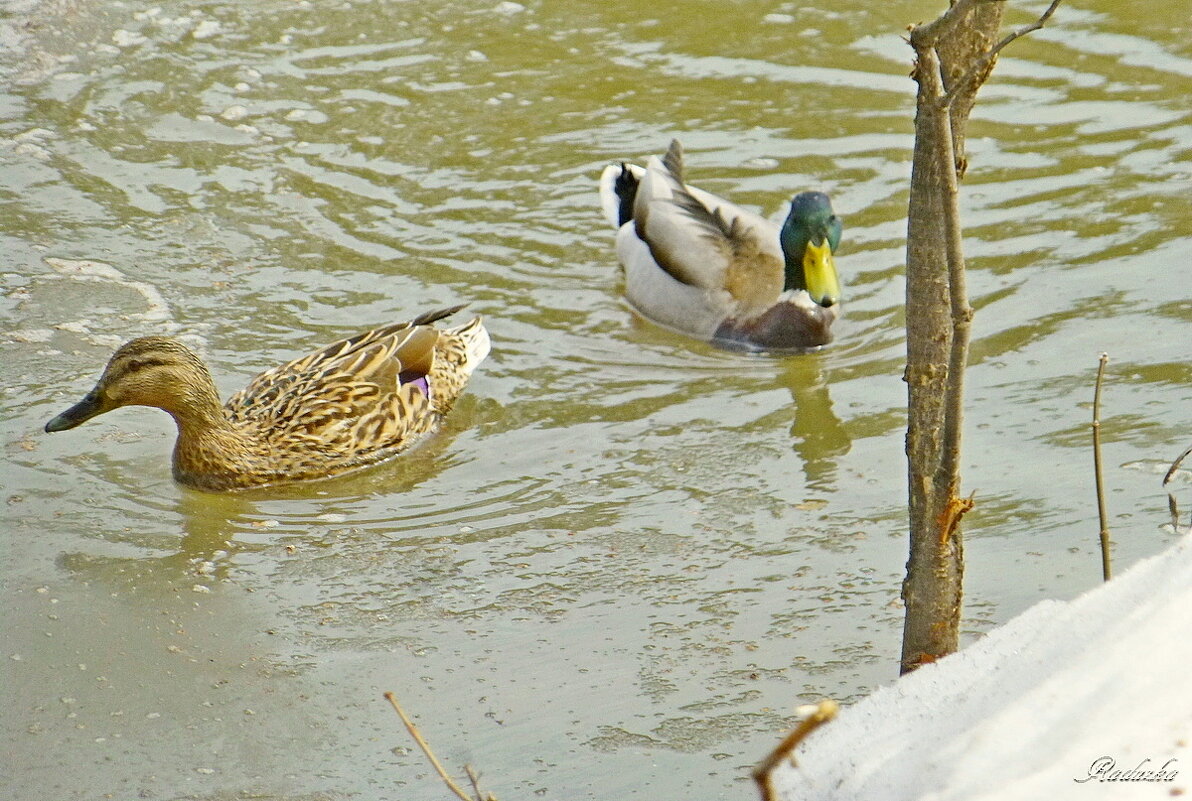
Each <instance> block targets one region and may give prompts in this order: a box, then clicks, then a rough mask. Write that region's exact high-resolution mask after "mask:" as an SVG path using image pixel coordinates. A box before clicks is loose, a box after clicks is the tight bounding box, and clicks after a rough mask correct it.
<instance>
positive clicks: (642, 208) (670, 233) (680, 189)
mask: <svg viewBox="0 0 1192 801" xmlns="http://www.w3.org/2000/svg"><path fill="white" fill-rule="evenodd" d="M683 172H684V170H683V153H682V148H681V147H680V146H679V143H678V142H677V141H675V142H672V143H671V147H670V150H668V151H667V154H666V155H665V156H664V157H663V158H661V159H659V158H657V157H652V158H651V159H650V161H649V163H648V165H647V167H646V169H645V171H644V174H643V175H642V176H641V179H640V182H639V185H638V186H637V192H636V197H635V200H634V207H633V223H634V231H635V233H636V234H637V237H638V238H639V239H640V240H642V241H643V242H644V243H645V244H646V245H647V247H648V248H649V251H650V255H651V257H652V258H653V261H654V262H655V263H656V264H657V265H658V267H660V268H661V269H662V270H664V271H665V272H666V273H668V274H669V275H670V276H671V277H672V278H674V279H675V280H677V281H679V282H680V283H683V284H687V285H689V286H694V287H699V288H701V289H704V290H712V291H724V292H727V293H728V295H729V296H730V297H731V298H732V301H733V303H734V304H735V305H737V306H738V307H739V308H738V309H737V312H738V313H740V314H743V315H746V316H748V315H750V314H753V313H757V312H760V311H761V310H763V309H765V308H767V307H768V306H769V305H770V304H771V303H773V302H774V301H775V300H776V299H777V297H778V295H779V294H780V293H781V292H782V286H783V279H784V276H783V256H782V246H781V244H780V243H779V238H778V229H777V227H776V226H775V225H774V224H773V223H771V222H770V221H769V220H766V219H764V218H762V217H760V216H758V215H756V214H752V213H750V212H748V211H745V210H744V209H742V208H740V207H738V206H736V205H734V204H732V203H729V202H728V201H726V200H724V199H722V198H719V197H717V196H715V195H713V194H711V193H709V192H704V191H702V190H699V189H695V188H694V187H690V186H688V185H687V183H686V182H685V180H684V177H683Z"/></svg>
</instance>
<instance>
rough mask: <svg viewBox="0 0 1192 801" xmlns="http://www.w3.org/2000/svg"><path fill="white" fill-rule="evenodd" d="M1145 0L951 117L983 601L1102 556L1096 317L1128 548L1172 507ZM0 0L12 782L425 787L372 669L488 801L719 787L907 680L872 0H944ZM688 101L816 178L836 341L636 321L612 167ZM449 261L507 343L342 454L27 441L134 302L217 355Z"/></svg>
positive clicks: (305, 331) (1081, 571)
mask: <svg viewBox="0 0 1192 801" xmlns="http://www.w3.org/2000/svg"><path fill="white" fill-rule="evenodd" d="M1178 5H1179V4H1170V5H1169V6H1166V7H1158V6H1156V7H1148V10H1147V14H1145V15H1142V14H1127V13H1124V12H1123V11H1121V10H1120V4H1114V3H1110V2H1108V1H1107V0H1081V2H1072V3H1065V4H1064V5H1063V6H1062V7H1061V9H1060V11H1059V12H1058V14H1057V16H1056V18H1055V22H1054V25H1053V26H1052V27H1050V28H1048V29H1047V30H1044V31H1041V32H1038V33H1036V34H1032V35H1031V36H1030V37H1028V38H1026V39H1024V40H1022V41H1020V42H1017V43H1015V44H1014V45H1012V47H1011V48H1010V49H1008V50H1007V51H1006V55H1005V57H1004V58H1003V59H1002V60H1001V63H1000V64H999V65H998V68H997V71H996V73H995V79H994V81H993V82H992V83H991V84H990V85H989V86H987V87H986V88H985V89H984V90H983V91H982V94H981V98H980V102H979V104H978V106H977V108H976V111H975V115H974V121H973V124H972V126H971V128H970V140H969V150H970V165H971V166H970V171H969V174H968V177H967V180H966V182H965V185H964V187H963V204H964V209H963V213H964V221H965V224H966V235H967V238H966V247H967V252H968V254H969V257H970V260H971V272H970V278H969V288H970V292H971V294H972V301H973V305H974V306H975V307H976V308H977V310H978V313H977V317H976V320H975V323H974V333H973V359H972V362H973V366H972V369H971V371H970V373H969V378H968V385H969V403H968V417H967V427H966V437H967V440H966V458H965V467H964V471H965V486H966V487H967V488H968V489H969V490H975V491H976V493H977V495H976V499H977V508H976V510H975V511H974V512H973V513H972V514H971V515H970V517H969V518H968V519H967V521H966V522H967V524H968V526H967V527H968V532H967V536H968V545H967V554H968V563H969V576H968V584H967V607H966V624H965V625H966V631H967V636H969V637H974V636H977V635H978V634H979V633H980V632H981V631H984V630H987V629H988V628H989V627H991V626H993V625H995V624H997V623H999V622H1001V621H1004V620H1006V619H1008V618H1009V617H1011V616H1013V615H1014V614H1016V613H1017V612H1019V611H1021V610H1022V609H1024V608H1026V607H1027V606H1029V605H1030V604H1032V603H1035V602H1036V601H1038V600H1040V599H1043V598H1068V597H1072V596H1074V595H1076V594H1078V593H1080V592H1081V591H1083V590H1085V589H1087V588H1089V587H1091V586H1094V585H1095V584H1096V583H1097V581H1098V580H1099V570H1100V562H1099V556H1098V555H1097V552H1096V544H1095V543H1096V531H1097V523H1096V519H1095V506H1094V504H1093V496H1092V475H1091V454H1090V451H1089V442H1088V440H1089V434H1088V421H1089V416H1090V409H1089V406H1090V401H1091V397H1092V378H1093V375H1094V372H1095V369H1096V364H1097V354H1098V353H1099V352H1101V351H1103V350H1104V351H1109V353H1110V355H1111V359H1112V361H1111V363H1110V369H1109V375H1108V384H1107V387H1106V390H1105V399H1104V404H1105V409H1104V418H1105V428H1104V434H1105V439H1106V445H1105V447H1106V463H1107V465H1108V470H1107V482H1108V485H1109V487H1110V489H1111V492H1110V496H1109V500H1108V502H1109V508H1110V511H1111V514H1112V519H1111V524H1112V527H1113V534H1114V538H1115V540H1116V542H1117V545H1116V551H1115V556H1116V564H1117V566H1118V569H1124V568H1125V567H1127V566H1128V565H1129V564H1131V563H1132V562H1134V561H1135V560H1137V559H1139V558H1141V557H1143V556H1146V555H1149V554H1152V553H1155V552H1157V551H1158V550H1160V549H1161V548H1162V547H1163V546H1164V545H1165V544H1166V543H1168V542H1170V541H1171V540H1172V539H1173V538H1174V537H1175V536H1176V533H1175V532H1173V530H1172V529H1171V527H1170V526H1166V527H1165V526H1164V523H1165V521H1166V520H1167V513H1166V509H1167V506H1166V497H1165V495H1164V494H1163V493H1162V491H1161V490H1160V487H1159V479H1160V477H1161V475H1162V472H1163V470H1165V468H1166V464H1167V462H1169V461H1170V459H1172V458H1174V456H1175V455H1177V454H1178V453H1179V452H1180V451H1181V450H1182V449H1183V448H1184V447H1186V446H1187V444H1188V437H1189V431H1190V430H1192V404H1189V403H1188V393H1189V389H1188V388H1189V386H1190V385H1192V368H1189V366H1188V364H1189V363H1188V349H1187V342H1188V340H1189V329H1190V324H1192V303H1190V302H1189V299H1188V298H1189V283H1188V279H1187V269H1186V266H1187V261H1188V253H1189V249H1190V247H1192V222H1190V220H1192V213H1190V212H1192V113H1190V112H1189V110H1188V107H1187V89H1188V81H1189V77H1190V76H1192V49H1190V47H1189V44H1188V43H1189V42H1190V41H1192V31H1190V30H1189V25H1188V22H1187V19H1186V15H1185V14H1182V13H1179V11H1178V9H1177V7H1178ZM3 8H4V16H3V17H2V18H0V20H2V23H3V26H4V27H3V30H0V41H3V43H4V46H3V49H2V50H0V75H2V76H3V80H2V81H0V204H2V208H3V213H0V253H3V266H2V269H0V289H2V291H0V298H2V306H0V309H2V314H3V317H4V321H5V325H4V329H3V334H2V335H0V363H2V364H3V365H4V366H3V368H2V369H3V378H4V380H3V382H2V384H3V386H4V388H5V391H4V393H3V395H2V396H0V406H2V412H3V413H2V417H3V421H4V423H3V426H4V428H3V446H4V449H5V455H6V457H7V458H6V461H5V466H4V470H3V487H4V500H5V503H6V505H5V525H4V527H3V533H0V538H2V539H3V542H2V546H3V547H2V548H0V553H2V554H3V555H2V556H0V564H2V568H3V575H4V577H5V602H6V605H7V608H8V614H6V615H5V617H4V621H5V636H4V643H5V645H4V653H3V657H4V660H3V661H4V666H5V669H4V673H5V677H4V681H3V687H4V693H5V698H4V701H5V703H4V704H3V707H4V710H5V711H4V718H3V719H4V735H3V736H4V750H5V752H6V753H8V754H9V755H10V757H9V769H7V770H5V771H4V772H3V773H4V779H3V783H4V784H3V785H0V786H3V787H4V793H5V794H14V793H17V792H18V789H17V788H19V793H20V794H22V795H24V796H25V797H30V798H33V797H37V798H55V799H63V801H66V800H67V799H92V798H97V797H105V796H110V797H116V798H131V797H145V798H163V799H171V798H201V799H222V798H233V797H241V796H252V797H255V798H276V799H316V798H317V799H337V800H338V799H348V798H398V797H404V798H423V797H432V796H434V795H438V794H440V793H441V788H440V787H438V786H437V785H436V782H437V779H436V778H435V777H434V776H433V775H432V774H431V773H430V771H429V769H428V767H427V766H426V764H425V762H424V760H423V758H422V756H421V755H420V754H419V753H418V752H417V751H416V749H414V748H413V747H412V744H411V743H410V742H409V740H408V739H407V736H406V734H405V732H404V731H403V730H402V729H401V727H400V725H399V723H398V721H397V720H396V718H395V717H394V716H393V713H392V711H391V710H390V709H389V708H388V706H387V705H386V704H385V703H384V702H383V701H382V700H381V693H382V692H383V691H385V690H392V691H394V692H396V693H397V694H398V696H399V698H400V699H401V700H402V702H403V704H404V705H405V706H406V708H407V709H408V710H409V711H410V712H411V713H412V714H413V715H414V716H415V717H416V718H417V720H418V721H419V722H420V725H421V726H422V728H423V731H424V733H425V734H426V736H427V737H428V738H429V739H430V740H431V742H432V743H433V745H434V746H435V748H436V749H437V751H438V752H439V755H440V757H441V758H442V759H443V760H444V761H445V762H447V763H448V764H450V765H453V766H459V765H461V764H462V763H464V762H471V763H473V764H474V765H476V766H477V767H478V768H479V769H480V770H481V772H482V774H483V779H484V784H485V787H486V788H487V789H489V790H491V791H493V792H495V793H496V794H497V795H498V796H499V797H501V798H519V797H531V796H536V795H541V796H544V797H548V798H596V797H600V798H679V797H684V796H689V795H696V794H698V795H699V796H700V797H704V798H730V797H731V798H740V797H752V793H753V792H754V791H753V788H752V786H751V785H749V784H747V783H745V782H744V777H745V776H747V773H748V768H749V766H751V765H752V764H753V763H754V762H755V761H756V760H757V759H759V758H760V756H761V755H762V753H763V752H764V751H765V750H766V749H768V748H769V747H770V746H771V745H772V744H773V743H774V742H775V741H776V739H777V737H778V736H779V735H780V733H781V731H782V730H783V729H784V727H785V726H786V725H788V723H789V721H790V719H791V717H790V716H791V712H792V709H793V707H794V706H795V705H796V704H798V703H802V702H806V701H810V700H814V699H817V698H819V697H821V696H825V695H827V696H833V697H836V698H839V699H843V700H846V701H847V700H851V699H855V698H857V697H859V696H861V695H862V694H864V693H866V692H868V691H869V690H871V689H872V688H874V687H875V686H877V685H878V684H880V683H882V682H886V681H889V680H891V679H892V678H893V676H894V674H895V672H896V662H897V656H898V649H899V638H900V636H901V620H902V610H901V607H900V603H899V600H898V592H899V582H900V580H901V573H902V567H903V564H904V562H905V558H906V543H905V531H904V528H905V496H906V491H905V479H904V473H905V463H904V459H903V451H902V449H903V431H904V419H905V415H904V405H905V388H904V385H903V384H902V381H901V372H902V368H903V359H904V345H903V340H902V325H903V320H902V297H903V291H904V284H903V279H902V272H903V250H904V244H903V240H902V237H903V234H904V231H905V221H904V214H905V205H906V197H907V182H908V178H909V170H910V163H909V159H910V151H911V114H912V101H913V84H912V82H911V81H910V80H909V79H908V78H907V77H906V74H907V72H908V64H909V55H910V54H909V49H908V48H907V47H906V45H905V44H904V43H903V42H902V40H901V39H900V35H901V34H902V32H903V29H904V26H905V24H907V23H908V22H914V21H918V20H923V19H928V18H931V17H933V16H934V15H935V14H936V13H937V12H938V8H937V7H936V6H935V5H934V4H930V3H921V2H914V3H901V4H884V5H880V6H878V7H875V6H874V5H873V4H869V3H860V2H854V1H853V0H850V1H849V2H844V3H836V4H833V5H832V6H831V7H826V6H825V7H809V6H800V5H797V4H795V3H787V2H765V3H737V4H731V5H730V6H728V7H726V6H725V5H724V4H712V3H706V2H692V1H690V0H689V1H688V2H682V3H674V4H671V5H670V6H661V7H658V6H651V7H648V8H647V7H646V6H642V5H641V4H636V3H627V2H619V1H614V2H599V3H596V2H587V1H586V0H579V1H577V2H566V3H563V2H538V3H527V4H525V6H524V7H523V6H518V5H517V4H510V3H502V4H497V3H496V2H493V1H491V0H490V1H489V2H479V3H477V2H464V3H447V2H422V3H414V2H365V1H364V0H352V2H343V3H324V2H317V3H312V2H290V1H289V0H285V1H284V2H283V1H282V0H261V2H255V3H207V2H180V3H174V4H169V5H164V4H163V5H160V6H154V5H151V4H149V3H146V2H141V1H140V0H129V1H128V2H124V3H120V4H114V3H113V4H108V3H89V2H60V3H45V4H35V3H26V2H9V3H6V4H4V7H3ZM1042 8H1043V7H1042V6H1041V5H1039V4H1033V5H1030V6H1029V7H1026V8H1015V9H1013V10H1011V12H1010V15H1009V16H1010V19H1011V21H1012V22H1014V23H1016V24H1019V23H1022V22H1025V21H1026V20H1028V19H1029V18H1030V15H1031V14H1037V13H1039V12H1041V11H1042ZM31 9H32V10H31ZM26 22H28V23H29V24H28V25H26ZM673 136H679V137H681V138H682V140H683V142H684V144H685V145H686V148H687V151H688V168H689V174H690V176H691V178H692V181H693V182H695V183H697V184H698V185H701V186H703V187H705V188H707V189H709V190H712V191H715V192H718V193H722V194H725V195H728V196H731V197H732V198H733V199H734V200H737V201H738V202H740V203H742V204H744V205H746V206H747V207H750V208H753V209H755V210H757V211H759V212H761V213H764V214H769V215H772V216H775V217H780V216H781V215H782V213H783V210H782V203H783V201H784V199H786V198H788V197H789V196H790V195H791V194H793V193H794V192H796V191H799V190H802V189H806V188H821V189H824V190H826V191H829V192H830V193H831V194H832V196H833V198H834V202H835V204H836V208H837V210H838V211H839V212H840V213H841V214H842V216H843V217H844V218H845V239H844V242H845V245H844V247H843V249H842V252H841V254H840V255H839V265H840V267H841V269H842V273H843V275H842V278H843V281H844V284H845V290H846V293H847V298H846V306H845V308H846V317H845V319H844V320H843V322H842V323H841V324H840V326H839V331H838V337H839V338H838V341H837V343H836V344H834V345H833V346H832V347H830V348H829V349H826V350H824V351H823V352H822V353H817V354H811V355H806V356H800V357H793V358H784V359H771V358H750V357H746V356H743V355H740V354H731V353H725V352H722V351H718V350H716V349H714V348H711V347H709V346H706V345H703V344H700V343H694V342H691V341H688V340H685V339H683V338H682V337H679V336H676V335H674V334H671V333H669V332H666V331H662V330H660V329H658V328H656V327H654V326H652V325H650V324H648V323H645V322H642V321H640V320H638V319H636V318H635V317H634V315H633V314H632V312H631V311H630V310H629V309H628V307H627V306H626V304H625V303H624V302H623V301H622V300H621V299H620V295H619V289H620V283H619V276H618V271H617V267H616V264H615V258H614V256H613V252H612V239H613V236H612V232H611V231H609V230H607V229H606V226H605V223H604V221H603V219H602V217H601V215H600V212H599V207H598V202H597V199H596V197H595V181H596V178H597V176H598V175H599V172H600V170H601V169H602V168H603V166H604V165H606V164H608V163H610V162H612V161H615V160H619V159H623V158H630V159H635V160H637V159H641V158H643V157H644V156H645V155H647V154H649V153H654V152H659V151H661V150H662V149H664V148H665V146H666V144H667V142H668V141H669V139H670V138H671V137H673ZM465 301H466V302H469V303H470V304H471V311H474V312H477V313H480V314H483V315H484V316H485V318H486V320H487V321H488V325H489V328H490V330H491V332H492V335H493V341H494V350H493V355H492V357H491V358H490V360H489V361H488V362H486V363H485V365H484V366H483V367H482V368H481V369H480V370H479V371H478V373H477V374H476V376H475V378H474V380H473V381H472V384H471V385H470V388H469V391H468V393H467V394H466V395H465V397H464V399H463V400H462V401H461V403H460V404H459V406H458V407H457V409H456V411H455V413H454V414H453V416H452V418H451V419H450V421H449V423H448V425H447V426H446V428H445V430H444V431H443V432H442V434H441V435H440V436H438V437H437V438H436V439H435V440H434V441H433V442H431V443H430V444H429V445H428V446H427V447H425V448H423V449H422V450H420V451H419V452H418V453H416V454H413V455H411V456H410V457H409V458H407V459H404V460H400V461H398V462H396V463H393V464H390V465H386V466H383V467H380V468H378V469H375V470H372V471H369V472H366V473H362V474H359V475H355V476H351V477H347V478H343V479H339V480H336V481H333V482H328V483H325V484H319V485H311V486H307V487H299V488H292V489H284V490H272V491H260V492H254V493H247V494H242V495H236V496H231V497H221V496H211V495H205V494H201V493H195V492H191V491H188V490H184V489H181V488H179V487H178V486H176V485H175V484H173V483H172V481H171V480H170V478H169V450H170V443H171V441H172V430H171V424H170V422H169V420H168V418H167V417H166V416H165V415H162V414H160V413H155V412H150V411H148V410H144V409H127V410H122V411H120V412H117V413H114V414H111V415H108V416H105V417H103V418H100V419H98V420H95V421H93V422H91V423H88V424H87V425H86V426H85V427H82V428H80V429H78V430H75V431H72V432H69V433H68V434H61V435H56V436H52V437H51V436H46V435H44V434H42V433H41V426H42V425H44V423H45V421H46V420H47V419H49V418H50V417H51V416H52V415H54V414H55V413H57V412H58V411H60V410H61V409H63V408H65V407H66V406H67V405H69V404H71V403H73V402H74V401H75V400H77V399H78V397H80V396H81V395H82V393H83V392H85V391H86V390H87V389H88V388H89V387H90V385H91V382H92V381H93V380H94V379H95V377H96V376H97V375H98V373H99V371H100V369H101V367H102V365H103V363H104V361H105V360H106V359H107V357H108V356H109V355H110V352H111V350H112V349H113V348H114V347H115V346H116V345H117V344H119V343H120V342H121V341H123V340H125V339H128V338H131V337H133V336H136V335H140V334H145V333H149V332H166V333H170V334H173V335H177V336H181V337H183V338H185V339H187V341H189V342H191V343H193V344H195V345H196V346H198V347H200V348H201V349H202V350H203V351H204V352H205V354H206V356H207V358H208V359H209V361H210V363H211V365H212V368H213V371H214V373H215V374H216V376H217V381H218V383H219V385H220V388H221V389H222V390H223V391H225V392H228V393H230V392H231V391H234V390H235V389H237V388H238V387H239V386H242V385H243V383H244V382H245V381H247V379H248V378H250V377H251V376H252V375H253V374H254V373H256V372H257V371H259V370H261V369H264V368H266V367H268V366H271V365H273V364H275V363H278V362H280V361H282V360H284V359H287V358H289V357H291V356H293V355H295V354H297V353H299V352H302V351H303V350H305V349H309V348H313V347H316V346H318V345H320V344H322V343H324V342H327V341H330V340H331V339H333V338H336V337H340V336H345V335H348V334H351V333H354V332H355V331H356V330H358V329H359V328H361V327H362V326H369V325H373V324H380V323H384V322H387V321H390V320H392V319H398V318H405V317H409V316H412V315H414V314H417V313H419V312H421V311H423V310H426V309H429V308H433V307H438V306H443V305H449V304H453V303H458V302H465ZM1180 480H1181V482H1182V487H1183V488H1184V489H1185V490H1186V486H1187V483H1186V479H1185V478H1181V479H1180ZM1187 502H1188V500H1186V501H1185V503H1187Z"/></svg>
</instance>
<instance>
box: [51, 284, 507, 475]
mask: <svg viewBox="0 0 1192 801" xmlns="http://www.w3.org/2000/svg"><path fill="white" fill-rule="evenodd" d="M462 308H463V306H456V307H454V308H450V309H443V310H442V311H433V312H429V313H427V314H423V315H421V316H420V317H417V318H416V319H414V320H412V321H411V322H408V323H396V324H394V325H388V326H385V327H383V328H377V329H374V330H372V331H366V332H364V333H363V334H359V335H357V336H354V337H351V338H349V339H343V340H340V341H339V342H336V343H334V344H331V345H328V346H327V347H325V348H323V349H322V350H319V351H316V352H315V353H311V354H308V355H306V356H303V357H302V358H300V359H295V360H294V361H292V362H290V363H288V364H284V365H282V366H280V367H274V368H273V369H271V370H266V371H265V372H263V373H261V374H260V375H258V376H257V377H256V378H254V379H253V380H252V381H251V382H249V384H248V386H247V387H245V388H244V389H242V390H240V391H239V392H237V393H236V394H235V395H233V396H232V397H231V398H230V399H229V400H228V402H227V403H225V404H224V405H223V406H222V407H221V406H220V404H219V393H218V391H217V390H216V388H215V382H214V381H212V380H211V373H210V372H208V370H207V367H206V365H204V364H203V362H202V360H201V359H200V358H199V357H198V356H197V355H196V354H195V353H194V352H193V351H192V350H190V349H189V348H187V347H186V346H185V345H183V344H182V343H180V342H177V341H175V340H172V339H167V338H165V337H142V338H140V339H134V340H132V341H131V342H127V343H125V344H124V345H122V346H120V348H119V349H118V350H117V351H116V353H115V355H113V356H112V359H111V361H109V362H108V366H107V368H106V369H104V372H103V375H102V376H101V377H100V379H99V383H98V384H96V385H95V388H94V389H92V390H91V391H90V392H88V393H87V395H86V397H84V398H83V400H81V401H79V402H78V403H77V404H75V405H74V406H72V407H70V408H69V409H67V410H66V411H65V412H63V413H62V414H60V415H58V416H57V417H55V418H54V419H53V420H51V421H50V422H48V423H46V431H65V430H66V429H68V428H74V427H75V426H77V425H79V424H80V423H83V422H85V421H87V420H90V419H91V418H92V417H95V416H96V415H100V414H103V413H104V412H110V411H111V410H112V409H117V408H119V407H121V406H156V407H157V408H159V409H165V410H166V411H167V412H169V413H170V415H171V416H172V417H173V418H174V422H175V423H177V425H178V440H177V442H176V443H175V445H174V478H175V479H176V480H177V481H178V482H179V483H181V484H185V485H186V486H189V487H194V488H196V489H201V490H208V491H220V490H239V489H246V488H248V487H262V486H267V485H271V484H285V483H290V482H295V481H307V480H310V479H317V478H326V477H328V476H334V475H339V474H341V473H346V472H348V471H349V470H355V469H357V468H361V467H367V466H368V465H372V464H376V463H377V462H381V461H383V460H385V459H388V458H390V457H391V456H396V455H397V454H399V453H401V452H402V451H403V450H405V449H407V448H409V447H410V446H411V445H412V444H414V442H416V441H417V440H418V439H419V438H420V437H422V436H423V435H425V434H428V433H430V432H432V431H434V430H435V429H436V428H438V425H439V421H440V420H441V419H442V417H443V415H445V414H447V412H448V411H449V410H450V409H451V406H452V404H454V403H455V400H456V398H458V397H459V395H460V393H461V392H463V388H464V385H465V384H466V383H467V381H468V377H469V376H470V375H471V374H472V371H473V370H475V369H476V365H478V364H479V363H480V362H481V361H482V360H483V359H484V357H485V356H487V355H488V350H489V339H488V332H486V331H485V330H484V326H483V325H482V323H481V320H480V318H479V317H477V318H475V319H473V320H472V321H471V322H468V323H465V324H464V325H461V326H459V327H458V328H448V329H444V330H438V329H435V328H433V327H431V325H430V324H431V323H433V322H435V321H436V320H440V319H442V318H444V317H446V316H447V315H449V314H452V313H454V312H456V311H459V310H460V309H462Z"/></svg>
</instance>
